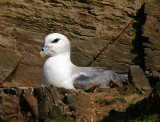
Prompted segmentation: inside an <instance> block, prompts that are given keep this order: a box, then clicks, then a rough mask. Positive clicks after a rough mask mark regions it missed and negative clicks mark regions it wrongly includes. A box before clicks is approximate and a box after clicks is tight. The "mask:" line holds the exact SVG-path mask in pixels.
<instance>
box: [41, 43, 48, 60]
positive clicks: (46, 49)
mask: <svg viewBox="0 0 160 122" xmlns="http://www.w3.org/2000/svg"><path fill="white" fill-rule="evenodd" d="M48 49H49V47H48V46H44V47H43V48H42V50H41V51H40V57H41V58H44V57H45V56H46V55H47V54H48V53H47V52H48Z"/></svg>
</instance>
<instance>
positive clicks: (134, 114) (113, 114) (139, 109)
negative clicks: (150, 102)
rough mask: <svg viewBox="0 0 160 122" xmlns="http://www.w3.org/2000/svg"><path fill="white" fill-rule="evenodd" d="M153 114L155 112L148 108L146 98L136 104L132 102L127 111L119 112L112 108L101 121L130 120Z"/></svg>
mask: <svg viewBox="0 0 160 122" xmlns="http://www.w3.org/2000/svg"><path fill="white" fill-rule="evenodd" d="M152 114H155V112H153V111H150V110H148V108H147V99H146V98H145V99H143V100H142V101H139V102H137V103H136V104H134V105H133V104H131V105H130V106H129V107H128V108H127V109H126V112H118V111H115V110H111V111H110V113H109V115H108V116H107V117H105V118H104V119H103V120H101V121H100V122H117V121H122V122H128V121H130V120H133V121H134V120H136V119H137V118H138V117H140V116H148V115H152ZM142 120H143V118H142ZM142 120H141V121H142Z"/></svg>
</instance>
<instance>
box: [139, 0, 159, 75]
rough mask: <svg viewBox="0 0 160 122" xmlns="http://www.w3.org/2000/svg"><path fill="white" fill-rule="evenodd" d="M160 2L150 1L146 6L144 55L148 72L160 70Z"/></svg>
mask: <svg viewBox="0 0 160 122" xmlns="http://www.w3.org/2000/svg"><path fill="white" fill-rule="evenodd" d="M159 6H160V1H157V2H155V1H153V0H151V1H148V2H147V3H146V4H145V8H146V9H145V13H146V14H147V16H146V22H145V24H144V25H143V34H142V35H143V36H144V37H145V42H144V43H143V45H144V47H145V48H144V49H145V50H144V51H145V52H144V53H145V54H146V56H145V66H146V69H147V70H151V71H158V72H159V70H160V41H159V39H160V7H159Z"/></svg>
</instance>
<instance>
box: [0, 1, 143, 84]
mask: <svg viewBox="0 0 160 122" xmlns="http://www.w3.org/2000/svg"><path fill="white" fill-rule="evenodd" d="M143 4H144V2H143V1H139V0H134V1H128V0H120V1H116V0H112V1H111V0H107V1H106V0H105V1H95V0H89V1H88V0H85V1H65V0H64V1H63V0H62V1H60V0H55V1H50V0H49V1H44V0H36V1H35V0H23V1H22V0H13V1H8V0H1V1H0V6H1V7H0V10H1V13H0V17H1V21H0V35H1V38H3V39H1V41H0V46H1V47H3V48H4V49H10V50H16V51H18V52H19V53H21V55H22V59H21V61H20V62H17V65H18V67H17V69H16V71H15V73H14V76H13V78H12V80H11V81H12V84H9V83H6V84H4V85H5V86H39V85H40V82H41V81H40V80H41V68H42V65H43V61H44V60H42V59H40V58H39V51H40V50H41V48H42V45H43V39H44V37H45V35H47V34H49V33H52V32H59V33H62V34H65V35H66V36H67V37H68V38H69V39H70V41H71V47H72V61H73V62H74V63H75V64H76V65H79V66H103V67H107V68H109V69H115V70H119V71H122V70H125V71H127V70H128V67H129V65H130V64H139V65H142V64H143V62H144V59H143V57H141V56H143V48H142V45H141V41H142V40H139V38H138V37H139V36H140V32H137V31H138V29H139V30H140V28H141V20H138V19H137V18H140V17H141V16H143V12H144V11H143V9H144V8H143ZM134 25H135V26H134ZM137 33H138V35H137ZM137 36H138V37H137ZM137 42H139V43H140V45H139V43H138V44H137ZM133 43H134V44H135V45H133ZM10 53H11V54H12V52H10ZM0 58H1V57H0ZM0 65H1V64H0ZM8 75H9V74H8ZM28 76H29V77H28Z"/></svg>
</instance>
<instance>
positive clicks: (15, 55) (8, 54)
mask: <svg viewBox="0 0 160 122" xmlns="http://www.w3.org/2000/svg"><path fill="white" fill-rule="evenodd" d="M0 52H1V53H0V69H1V72H0V84H1V85H2V84H3V83H4V81H7V80H9V79H10V78H11V77H12V75H13V74H14V73H15V72H16V70H17V67H18V65H19V63H20V60H21V57H22V56H21V54H20V53H19V52H17V51H13V50H9V49H5V48H2V47H0Z"/></svg>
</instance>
